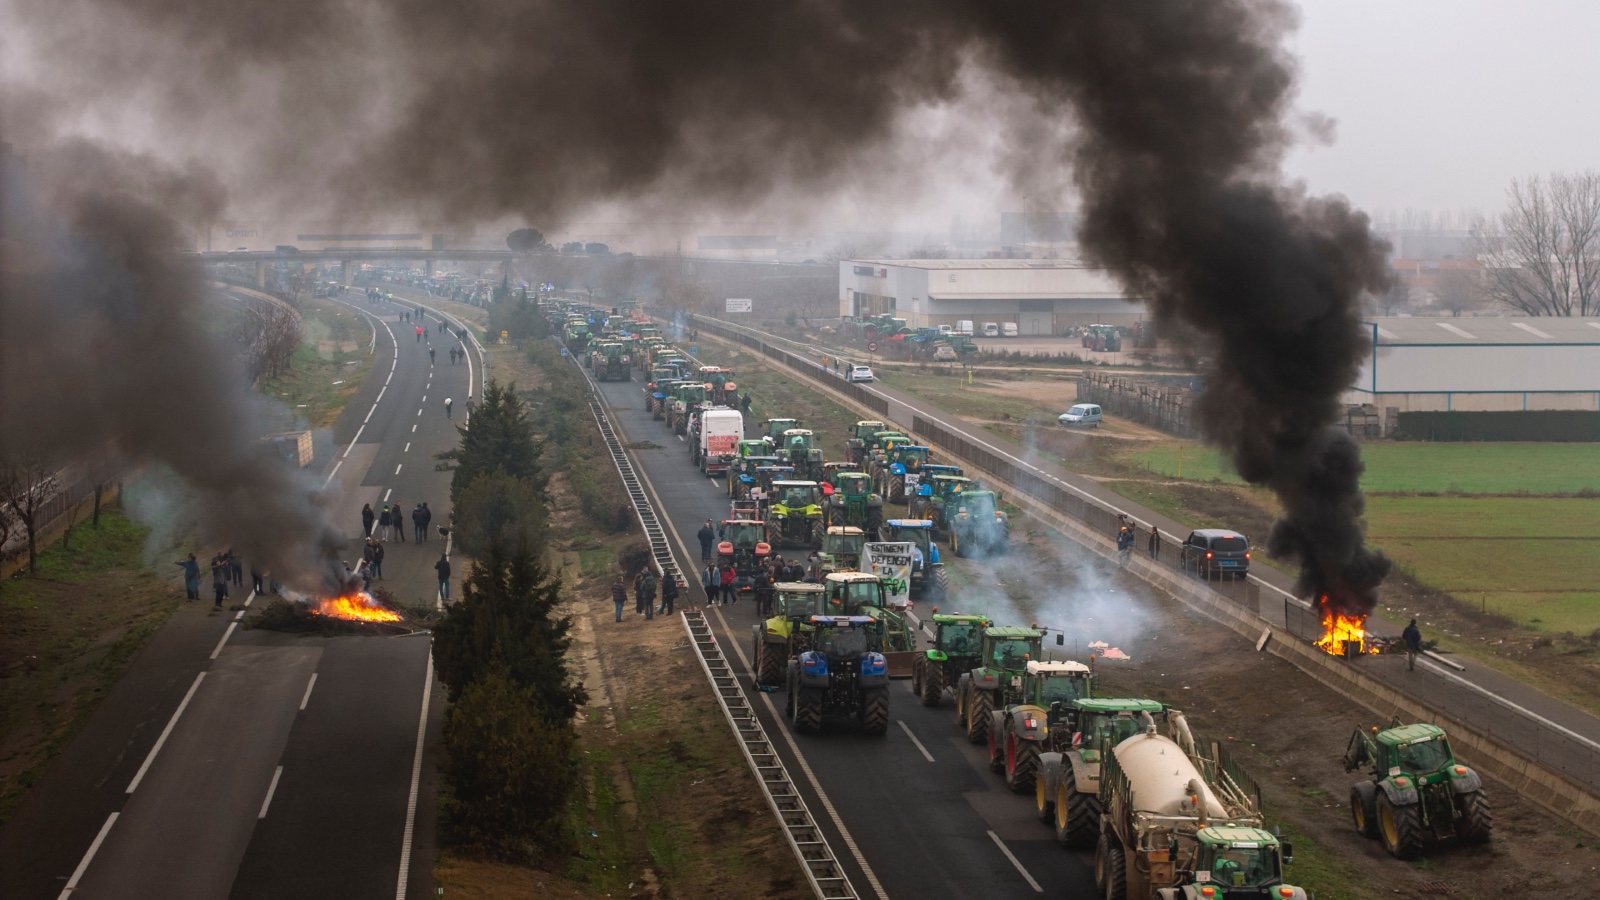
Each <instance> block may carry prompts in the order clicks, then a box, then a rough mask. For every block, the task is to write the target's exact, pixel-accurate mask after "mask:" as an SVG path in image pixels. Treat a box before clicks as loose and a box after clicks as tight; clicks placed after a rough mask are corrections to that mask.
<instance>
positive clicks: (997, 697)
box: [956, 626, 1044, 744]
mask: <svg viewBox="0 0 1600 900" xmlns="http://www.w3.org/2000/svg"><path fill="white" fill-rule="evenodd" d="M1043 642H1044V632H1043V631H1041V630H1039V629H1037V628H1022V627H1018V626H1003V627H999V628H995V627H990V628H986V629H984V632H983V642H982V645H981V647H982V649H981V650H980V651H979V654H978V665H977V667H976V668H974V669H972V670H971V671H970V672H964V673H962V675H961V679H960V680H959V681H957V682H956V724H957V725H959V726H961V727H962V728H963V729H965V731H966V733H967V740H969V741H971V742H972V743H974V744H981V743H983V742H984V740H985V739H987V738H988V737H989V722H990V719H991V715H992V713H993V712H994V711H995V710H996V709H1003V708H1005V707H1008V706H1012V705H1015V704H1017V703H1021V702H1022V699H1023V698H1022V676H1023V675H1024V674H1025V673H1026V671H1027V666H1028V662H1029V660H1037V659H1039V656H1040V654H1039V648H1040V646H1041V644H1042V643H1043Z"/></svg>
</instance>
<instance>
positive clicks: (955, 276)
mask: <svg viewBox="0 0 1600 900" xmlns="http://www.w3.org/2000/svg"><path fill="white" fill-rule="evenodd" d="M884 313H892V314H893V315H895V316H897V317H899V318H902V319H905V320H906V324H907V325H910V326H911V327H913V328H925V327H929V326H935V325H950V326H952V327H954V326H955V324H956V323H957V322H959V321H961V320H963V319H966V320H971V321H972V322H974V323H975V324H976V327H981V323H983V322H994V323H997V324H1004V323H1006V322H1014V323H1016V325H1017V330H1018V331H1019V332H1020V333H1021V334H1024V335H1058V334H1063V333H1065V332H1066V331H1067V330H1068V329H1069V328H1071V327H1072V326H1074V325H1090V324H1095V323H1101V324H1106V325H1133V324H1135V323H1137V322H1139V321H1140V320H1142V319H1144V318H1145V309H1144V305H1143V304H1142V303H1140V302H1138V301H1137V300H1134V299H1130V298H1129V297H1128V296H1127V295H1126V294H1125V293H1123V290H1122V287H1121V285H1119V284H1118V283H1117V282H1116V280H1115V279H1113V278H1112V277H1111V276H1110V274H1109V273H1107V272H1106V271H1105V270H1104V269H1096V268H1092V267H1090V266H1088V265H1085V264H1084V263H1082V262H1080V261H1078V260H1066V259H1061V260H1056V259H894V260H877V259H845V260H840V261H839V314H840V315H841V316H848V317H852V318H856V317H861V316H872V315H881V314H884Z"/></svg>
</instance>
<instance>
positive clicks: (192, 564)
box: [173, 549, 276, 609]
mask: <svg viewBox="0 0 1600 900" xmlns="http://www.w3.org/2000/svg"><path fill="white" fill-rule="evenodd" d="M173 565H176V566H177V567H178V568H180V569H182V570H183V589H184V593H185V594H186V595H187V596H188V598H189V599H190V600H199V599H200V561H199V560H197V559H196V558H195V555H194V554H193V553H191V554H189V555H188V556H187V557H185V558H184V559H181V560H178V561H177V562H176V563H174V564H173ZM250 581H251V585H252V589H253V590H254V591H255V592H256V593H258V594H261V593H266V591H267V588H268V587H269V586H272V585H270V581H269V578H268V574H267V573H266V572H265V571H262V570H259V569H257V568H256V567H255V566H251V567H250ZM232 587H241V588H242V587H244V561H243V560H241V559H240V558H239V554H237V553H234V552H233V550H232V549H228V550H218V551H217V552H216V553H215V554H213V555H212V557H211V590H212V594H213V598H214V604H215V605H214V606H213V608H214V609H221V608H222V601H224V600H226V599H228V595H229V593H230V588H232ZM272 588H273V590H276V586H272Z"/></svg>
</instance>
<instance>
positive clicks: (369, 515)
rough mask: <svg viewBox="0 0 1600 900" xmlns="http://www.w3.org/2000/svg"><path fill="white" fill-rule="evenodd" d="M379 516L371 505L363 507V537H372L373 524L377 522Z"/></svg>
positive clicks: (367, 504)
mask: <svg viewBox="0 0 1600 900" xmlns="http://www.w3.org/2000/svg"><path fill="white" fill-rule="evenodd" d="M377 518H378V517H377V514H376V513H374V512H373V511H372V504H371V503H364V504H362V506H361V533H362V536H363V537H372V523H373V522H374V521H376V520H377Z"/></svg>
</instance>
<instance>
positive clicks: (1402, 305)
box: [1372, 279, 1411, 316]
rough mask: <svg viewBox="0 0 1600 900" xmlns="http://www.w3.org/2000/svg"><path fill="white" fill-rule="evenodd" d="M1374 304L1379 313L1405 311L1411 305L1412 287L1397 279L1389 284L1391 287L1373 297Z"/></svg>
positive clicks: (1390, 313)
mask: <svg viewBox="0 0 1600 900" xmlns="http://www.w3.org/2000/svg"><path fill="white" fill-rule="evenodd" d="M1372 305H1373V306H1374V307H1376V308H1377V311H1378V315H1380V316H1392V315H1394V314H1395V313H1398V312H1404V311H1405V310H1407V309H1408V308H1409V307H1410V306H1411V287H1410V285H1407V284H1404V283H1402V282H1400V281H1399V280H1398V279H1396V280H1395V281H1394V282H1392V283H1391V284H1390V285H1389V289H1388V290H1387V291H1384V292H1383V293H1381V294H1375V295H1373V297H1372Z"/></svg>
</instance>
